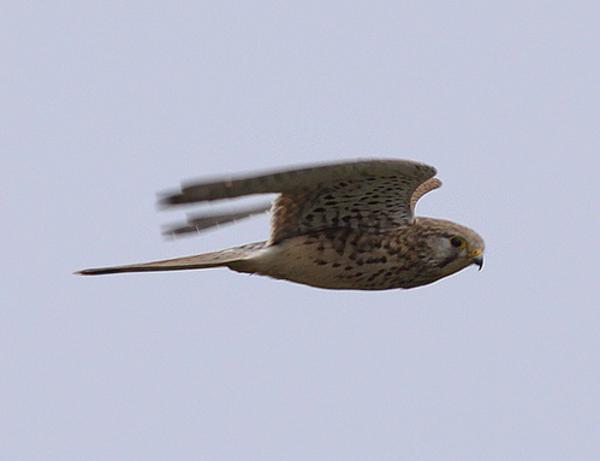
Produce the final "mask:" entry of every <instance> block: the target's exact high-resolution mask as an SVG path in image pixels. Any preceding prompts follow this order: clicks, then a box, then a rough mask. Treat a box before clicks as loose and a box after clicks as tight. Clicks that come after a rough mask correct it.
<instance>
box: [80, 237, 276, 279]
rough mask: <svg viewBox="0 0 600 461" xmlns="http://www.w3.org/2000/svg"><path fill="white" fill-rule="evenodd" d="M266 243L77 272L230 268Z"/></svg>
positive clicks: (86, 273)
mask: <svg viewBox="0 0 600 461" xmlns="http://www.w3.org/2000/svg"><path fill="white" fill-rule="evenodd" d="M265 245H266V242H257V243H249V244H247V245H242V246H239V247H235V248H229V249H227V250H221V251H215V252H212V253H203V254H200V255H195V256H184V257H182V258H173V259H165V260H162V261H151V262H147V263H137V264H127V265H124V266H110V267H95V268H91V269H83V270H81V271H78V272H75V274H77V275H104V274H118V273H122V272H159V271H178V270H189V269H206V268H210V267H229V266H230V265H231V264H235V263H237V262H239V261H242V260H244V259H247V258H249V257H250V256H252V254H254V253H255V252H256V251H257V250H260V249H262V248H264V247H265Z"/></svg>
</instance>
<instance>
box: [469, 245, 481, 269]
mask: <svg viewBox="0 0 600 461" xmlns="http://www.w3.org/2000/svg"><path fill="white" fill-rule="evenodd" d="M469 256H470V257H471V258H472V261H473V264H476V265H477V266H479V270H481V269H482V268H483V253H482V251H481V250H480V249H479V248H478V249H476V250H474V251H473V252H472V253H471V254H470V255H469Z"/></svg>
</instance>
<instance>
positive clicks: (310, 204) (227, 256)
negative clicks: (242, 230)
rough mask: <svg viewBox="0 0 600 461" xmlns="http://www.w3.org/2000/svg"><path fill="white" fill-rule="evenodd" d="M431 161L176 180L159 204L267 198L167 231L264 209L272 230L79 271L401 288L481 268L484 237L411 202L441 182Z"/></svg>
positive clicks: (311, 167)
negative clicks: (213, 273) (263, 235)
mask: <svg viewBox="0 0 600 461" xmlns="http://www.w3.org/2000/svg"><path fill="white" fill-rule="evenodd" d="M436 174H437V171H436V169H435V168H434V167H432V166H429V165H426V164H424V163H420V162H417V161H413V160H400V159H377V158H375V159H358V160H351V161H343V162H334V163H323V164H317V165H309V166H305V167H300V168H291V169H282V170H277V171H271V172H265V173H262V174H254V175H247V176H234V177H228V178H221V179H217V180H211V181H200V182H198V181H191V182H187V183H183V184H182V185H181V187H180V188H179V189H177V190H172V191H168V192H166V193H162V194H159V205H160V206H162V207H163V208H171V207H180V206H183V205H190V204H198V203H204V202H213V201H219V200H224V199H232V198H237V197H242V196H247V195H255V194H278V195H277V196H276V197H275V199H274V200H273V201H272V203H271V204H269V205H267V206H265V205H260V206H254V207H252V208H247V209H241V210H236V211H232V212H229V213H222V214H212V215H210V214H209V215H206V214H204V215H202V214H201V215H191V216H189V218H188V221H187V222H186V223H185V224H181V225H175V226H171V227H170V228H167V229H166V233H167V234H168V235H172V236H178V235H185V234H188V233H191V232H195V231H200V230H204V229H207V228H210V227H213V226H216V225H218V224H224V223H228V222H233V221H235V220H238V219H243V218H246V217H249V216H252V215H255V214H258V213H262V212H265V211H267V210H270V212H271V224H270V232H269V237H268V239H267V240H265V241H261V242H255V243H248V244H244V245H240V246H236V247H232V248H227V249H224V250H220V251H214V252H209V253H203V254H199V255H194V256H186V257H179V258H174V259H167V260H161V261H152V262H146V263H138V264H128V265H122V266H112V267H99V268H91V269H84V270H81V271H79V272H77V273H78V274H80V275H101V274H115V273H123V272H150V271H174V270H185V269H205V268H215V267H226V268H229V269H231V270H233V271H237V272H242V273H248V274H259V275H264V276H269V277H272V278H275V279H283V280H288V281H291V282H296V283H300V284H304V285H309V286H312V287H317V288H325V289H339V290H388V289H396V288H402V289H408V288H414V287H419V286H423V285H428V284H430V283H433V282H435V281H438V280H440V279H442V278H444V277H447V276H449V275H451V274H454V273H456V272H458V271H460V270H462V269H464V268H466V267H468V266H471V265H476V266H478V267H479V269H480V270H481V268H482V267H483V253H484V249H485V245H484V241H483V239H482V238H481V236H479V235H478V234H477V233H476V232H475V231H474V230H472V229H470V228H468V227H466V226H463V225H460V224H456V223H454V222H451V221H448V220H445V219H437V218H430V217H420V216H415V206H416V204H417V201H418V200H419V199H420V198H421V197H422V196H423V195H425V194H426V193H428V192H430V191H432V190H434V189H437V188H439V187H440V186H441V181H440V180H439V179H438V178H436V177H435V176H436Z"/></svg>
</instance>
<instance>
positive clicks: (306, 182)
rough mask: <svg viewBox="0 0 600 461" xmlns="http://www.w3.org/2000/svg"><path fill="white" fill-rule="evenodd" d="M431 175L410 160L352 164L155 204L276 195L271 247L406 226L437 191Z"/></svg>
mask: <svg viewBox="0 0 600 461" xmlns="http://www.w3.org/2000/svg"><path fill="white" fill-rule="evenodd" d="M435 174H436V170H435V168H433V167H431V166H428V165H425V164H423V163H418V162H413V161H410V160H357V161H351V162H342V163H332V164H326V165H317V166H312V167H307V168H300V169H291V170H284V171H277V172H272V173H267V174H262V175H258V176H252V177H238V178H230V179H224V180H219V181H212V182H207V183H191V184H184V185H183V187H182V188H181V191H179V192H176V193H170V194H165V195H163V197H162V199H161V204H162V205H165V206H171V205H178V204H187V203H195V202H207V201H213V200H219V199H225V198H233V197H240V196H244V195H251V194H268V193H279V194H280V195H279V197H277V199H276V200H275V202H274V203H273V207H272V211H273V218H272V225H271V238H270V241H271V242H278V241H281V240H282V239H284V238H289V237H292V236H294V235H299V234H303V233H307V232H312V231H317V230H322V229H328V228H341V227H347V228H351V229H356V230H360V231H362V232H369V233H377V232H381V231H384V230H388V229H391V228H396V227H398V226H403V225H407V224H409V223H410V222H411V221H412V219H413V210H414V204H415V203H416V201H417V200H418V198H420V197H421V196H422V195H423V194H424V193H426V192H428V191H429V190H432V189H434V188H435V187H439V184H438V183H436V182H435V181H433V182H428V180H430V179H431V178H433V176H435Z"/></svg>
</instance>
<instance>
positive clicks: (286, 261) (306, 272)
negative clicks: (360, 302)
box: [249, 236, 407, 290]
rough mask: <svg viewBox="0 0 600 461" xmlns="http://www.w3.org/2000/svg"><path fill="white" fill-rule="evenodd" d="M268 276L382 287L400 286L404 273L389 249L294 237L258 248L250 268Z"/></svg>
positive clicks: (342, 286)
mask: <svg viewBox="0 0 600 461" xmlns="http://www.w3.org/2000/svg"><path fill="white" fill-rule="evenodd" d="M249 272H255V273H258V274H262V275H267V276H270V277H274V278H278V279H285V280H290V281H294V282H298V283H303V284H306V285H311V286H315V287H320V288H332V289H355V290H385V289H390V288H399V287H401V286H402V283H401V280H402V278H403V277H404V276H406V275H407V274H406V273H405V271H403V269H402V267H401V265H399V264H398V263H397V257H395V256H392V255H390V253H389V251H387V250H386V249H383V248H381V247H379V248H369V249H368V251H361V250H360V249H358V248H356V247H354V246H352V245H349V244H346V245H344V246H340V245H336V242H334V241H329V240H327V239H323V238H320V239H310V238H309V239H307V238H306V237H304V236H302V237H294V238H291V239H288V240H285V241H284V242H282V243H280V244H277V245H274V246H271V247H267V248H265V249H264V250H261V252H260V253H259V254H257V255H256V257H253V258H252V269H251V270H249Z"/></svg>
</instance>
